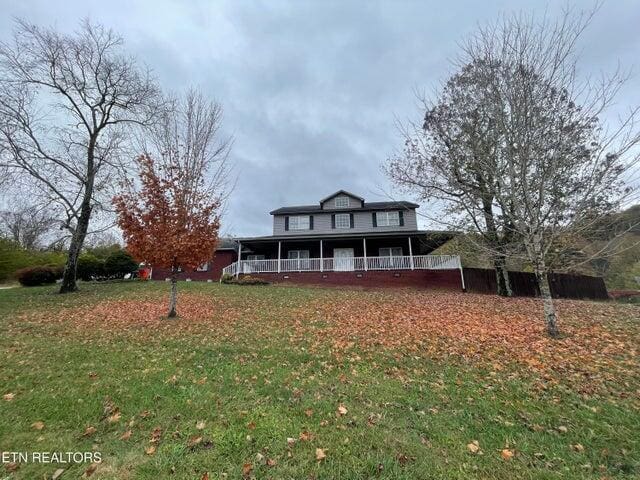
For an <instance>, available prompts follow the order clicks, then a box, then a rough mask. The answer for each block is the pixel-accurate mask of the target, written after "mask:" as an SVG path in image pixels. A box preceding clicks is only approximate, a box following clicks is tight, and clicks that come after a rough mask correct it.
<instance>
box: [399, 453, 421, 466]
mask: <svg viewBox="0 0 640 480" xmlns="http://www.w3.org/2000/svg"><path fill="white" fill-rule="evenodd" d="M415 459H416V457H409V456H407V455H405V454H404V453H399V454H397V455H396V460H398V463H399V464H400V465H402V466H405V465H406V464H407V463H409V462H413V461H415Z"/></svg>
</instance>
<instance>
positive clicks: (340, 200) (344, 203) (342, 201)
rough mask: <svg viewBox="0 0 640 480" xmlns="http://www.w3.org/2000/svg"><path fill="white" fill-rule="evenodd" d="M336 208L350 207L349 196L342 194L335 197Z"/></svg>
mask: <svg viewBox="0 0 640 480" xmlns="http://www.w3.org/2000/svg"><path fill="white" fill-rule="evenodd" d="M335 207H336V208H349V197H345V196H341V197H336V198H335Z"/></svg>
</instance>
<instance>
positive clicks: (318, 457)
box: [316, 448, 327, 462]
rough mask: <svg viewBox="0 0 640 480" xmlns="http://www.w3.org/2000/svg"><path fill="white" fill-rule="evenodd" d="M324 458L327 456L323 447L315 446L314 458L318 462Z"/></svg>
mask: <svg viewBox="0 0 640 480" xmlns="http://www.w3.org/2000/svg"><path fill="white" fill-rule="evenodd" d="M325 458H327V454H326V453H325V451H324V449H322V448H316V460H318V461H319V462H320V461H322V460H324V459H325Z"/></svg>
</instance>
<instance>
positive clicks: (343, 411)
mask: <svg viewBox="0 0 640 480" xmlns="http://www.w3.org/2000/svg"><path fill="white" fill-rule="evenodd" d="M347 412H348V410H347V407H345V406H344V405H342V404H340V405H338V415H340V416H343V415H346V414H347Z"/></svg>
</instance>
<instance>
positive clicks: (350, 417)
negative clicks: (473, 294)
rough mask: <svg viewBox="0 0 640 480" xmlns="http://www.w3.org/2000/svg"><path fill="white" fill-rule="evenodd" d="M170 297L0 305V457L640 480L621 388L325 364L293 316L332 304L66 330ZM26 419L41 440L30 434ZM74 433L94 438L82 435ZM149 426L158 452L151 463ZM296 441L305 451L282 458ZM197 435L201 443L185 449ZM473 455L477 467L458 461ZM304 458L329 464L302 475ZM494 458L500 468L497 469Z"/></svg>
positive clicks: (475, 366) (634, 421)
mask: <svg viewBox="0 0 640 480" xmlns="http://www.w3.org/2000/svg"><path fill="white" fill-rule="evenodd" d="M167 290H168V286H167V285H165V284H164V283H150V284H141V283H120V284H109V285H89V284H85V285H83V286H82V289H81V291H80V292H79V293H76V294H73V295H67V296H60V295H56V294H54V293H53V292H54V288H53V287H46V288H45V287H43V288H32V289H25V288H14V289H10V290H0V354H1V357H2V360H1V362H0V395H4V394H6V393H9V392H11V393H14V394H15V396H14V398H13V400H11V401H6V400H2V399H1V398H0V451H4V452H8V451H62V452H66V451H91V450H95V451H99V452H101V454H102V457H103V462H102V463H101V464H100V466H99V467H98V469H97V471H96V472H95V473H94V474H93V476H92V477H91V478H100V479H111V478H113V479H127V478H132V479H133V478H143V479H147V478H148V479H155V478H172V479H174V478H175V479H199V478H201V477H202V475H203V474H204V473H205V472H209V475H210V478H212V479H213V478H223V477H222V474H226V475H228V477H226V478H241V477H242V475H243V473H242V470H243V466H244V465H245V464H249V463H250V464H251V465H252V467H253V468H252V470H251V472H250V473H249V474H248V475H249V476H253V477H255V478H296V479H297V478H316V479H338V478H344V479H354V478H380V479H405V478H406V479H409V478H438V479H439V478H454V479H473V478H494V479H513V478H530V479H555V478H558V479H571V478H575V479H583V478H605V477H607V478H638V477H639V476H640V429H639V427H640V413H639V404H638V398H637V395H638V392H639V391H640V385H639V384H628V385H625V386H623V387H622V389H623V390H624V391H625V392H626V394H622V395H616V396H608V395H591V396H585V395H584V394H579V393H577V392H575V391H574V390H572V389H571V388H570V387H569V386H567V385H564V384H563V383H562V382H560V383H558V384H554V385H552V386H549V387H548V388H545V389H539V388H535V386H536V385H537V382H538V379H537V378H536V377H535V376H531V375H528V374H520V373H521V372H520V369H521V367H518V366H511V367H512V368H507V369H506V370H505V371H503V372H502V373H498V374H496V372H495V371H493V370H491V369H490V368H489V366H488V365H486V364H484V363H482V362H481V361H464V360H461V359H459V358H454V357H451V358H441V357H437V358H436V357H434V358H430V357H429V356H428V355H407V354H405V353H404V352H394V351H389V350H387V349H380V351H379V352H376V351H373V352H371V351H366V352H365V351H362V352H361V351H359V350H358V347H357V345H356V346H355V347H354V348H353V349H352V350H351V351H349V352H348V353H346V354H344V353H342V354H338V353H337V352H335V351H334V350H333V348H332V344H331V342H330V341H319V342H318V341H317V339H316V336H315V335H314V334H315V333H318V332H320V331H321V330H322V329H323V327H324V324H323V321H322V320H318V319H315V318H312V317H313V315H312V313H313V312H310V313H309V318H297V316H299V315H302V314H301V313H300V312H301V311H304V310H300V308H301V307H302V308H303V307H304V306H305V305H308V304H309V302H312V301H316V300H321V301H332V300H333V301H339V299H340V296H341V295H345V292H343V291H340V290H331V289H320V288H295V287H243V286H230V285H229V286H226V285H218V284H204V283H195V282H194V283H190V284H187V283H181V284H180V294H181V295H182V296H181V297H179V303H178V310H179V313H180V307H181V301H182V305H184V302H185V298H189V301H193V299H197V298H203V299H204V298H208V299H210V298H213V299H214V301H215V302H222V303H224V305H225V308H226V310H225V312H226V313H224V314H220V313H219V312H218V313H216V315H218V314H220V315H221V317H222V318H218V319H216V321H215V322H214V323H212V324H211V325H210V326H209V325H208V324H197V325H194V326H193V328H185V327H184V325H183V324H180V325H181V326H180V328H178V327H176V328H175V329H173V328H172V325H171V324H168V326H166V327H163V328H160V329H158V328H147V327H144V326H137V327H135V328H130V329H128V328H122V327H121V326H120V325H119V324H118V325H104V328H103V327H102V326H100V324H98V325H97V326H96V324H90V325H88V326H87V325H83V324H80V326H78V324H77V322H76V320H77V318H76V317H74V316H73V314H72V313H73V312H77V311H82V312H85V311H86V308H89V309H91V308H92V306H97V305H100V304H101V303H103V302H105V301H114V300H115V301H118V300H122V301H126V300H135V299H137V298H146V299H157V300H158V301H160V302H162V303H163V304H164V303H165V301H166V299H165V297H164V295H165V293H166V291H167ZM348 294H349V295H355V296H357V295H365V294H366V293H363V292H349V293H348ZM385 295H390V296H392V295H393V292H390V293H386V294H385ZM487 298H492V297H487ZM83 308H84V309H85V310H82V309H83ZM618 308H621V309H625V310H624V312H626V313H628V312H629V311H631V310H630V309H631V308H635V307H630V306H624V305H621V306H619V307H618ZM61 312H62V313H61ZM233 312H236V313H237V318H234V317H233ZM123 315H124V316H125V317H126V315H127V313H126V311H125V312H124V313H123ZM227 315H228V322H227ZM615 320H616V319H611V321H612V322H614V321H615ZM107 321H108V320H105V322H107ZM186 321H187V320H185V319H181V320H178V321H177V322H183V323H184V322H186ZM163 322H170V321H169V320H163ZM630 325H631V326H630V328H633V329H636V331H637V329H638V328H640V325H638V323H637V322H635V323H633V322H632V323H631V324H630ZM301 332H302V333H303V334H300V333H301ZM503 363H504V365H507V366H509V365H510V359H509V358H505V359H504V361H503ZM612 381H615V379H613V380H612ZM107 400H109V401H110V402H112V403H113V404H114V405H115V406H117V408H119V410H120V412H121V418H120V419H119V420H118V421H116V422H113V423H109V422H108V421H107V420H106V419H105V418H104V406H105V402H106V401H107ZM341 404H342V405H344V406H345V407H346V408H347V410H348V413H347V414H346V415H343V416H339V415H337V413H336V410H337V408H338V406H339V405H341ZM307 410H312V412H311V415H308V414H307V413H306V411H307ZM143 412H147V413H145V414H143V415H141V414H142V413H143ZM36 421H41V422H44V425H45V427H44V428H43V429H42V430H36V429H34V428H32V424H33V423H34V422H36ZM199 421H204V422H205V427H204V429H202V430H198V429H197V428H196V423H197V422H199ZM130 422H131V424H130ZM129 424H130V425H129ZM87 426H93V427H95V428H96V432H95V433H94V434H93V435H90V436H87V437H84V436H83V435H82V434H83V432H84V431H85V428H86V427H87ZM561 426H562V427H566V432H565V433H563V430H564V429H563V428H561V429H560V430H559V429H558V427H561ZM156 427H160V428H161V430H162V437H161V440H160V442H159V443H158V444H157V451H156V452H155V454H154V455H147V454H145V448H147V447H148V446H149V445H150V443H149V440H150V437H151V434H152V431H153V430H154V428H156ZM129 429H130V430H131V431H132V435H131V437H130V438H129V439H128V440H121V439H120V436H121V435H122V433H123V432H125V431H126V430H129ZM301 432H309V433H310V434H311V439H310V440H307V441H301V440H298V441H296V442H295V443H294V444H292V445H288V443H287V438H290V437H291V438H296V439H297V438H299V436H300V433H301ZM193 436H202V437H203V438H202V441H201V442H200V443H199V444H198V445H196V446H195V447H192V448H190V447H189V446H188V445H189V439H190V438H191V437H193ZM473 440H477V441H478V442H479V444H480V447H481V454H479V455H474V454H472V453H470V452H469V450H468V449H467V444H468V443H470V442H471V441H473ZM576 444H580V445H582V446H583V447H584V450H583V451H582V450H581V449H580V448H578V450H576V447H574V448H572V447H571V446H572V445H576ZM316 448H321V449H324V450H325V453H326V459H324V460H323V461H317V460H316V458H315V455H316ZM504 448H509V449H511V450H513V451H515V456H514V458H512V459H511V460H509V461H506V460H504V459H502V458H501V455H500V451H501V450H502V449H504ZM259 455H261V456H262V457H264V459H265V460H266V459H273V460H275V465H264V464H262V462H261V461H260V460H259ZM62 467H63V468H65V469H66V470H67V471H66V472H65V474H64V475H63V477H62V478H63V479H65V478H79V477H80V476H81V475H82V473H83V472H84V471H85V469H86V468H87V467H88V464H72V465H66V466H65V465H63V466H62ZM57 468H59V466H58V465H42V464H32V463H29V464H21V465H20V467H19V468H18V469H17V470H16V471H15V472H8V471H7V472H3V471H2V470H0V478H4V477H3V475H6V476H7V478H9V479H14V478H16V479H17V478H24V479H32V478H43V475H49V476H50V475H51V474H52V473H53V472H54V471H55V470H56V469H57Z"/></svg>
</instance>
